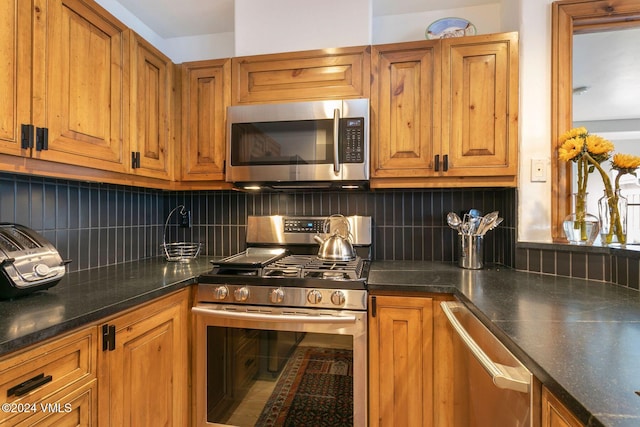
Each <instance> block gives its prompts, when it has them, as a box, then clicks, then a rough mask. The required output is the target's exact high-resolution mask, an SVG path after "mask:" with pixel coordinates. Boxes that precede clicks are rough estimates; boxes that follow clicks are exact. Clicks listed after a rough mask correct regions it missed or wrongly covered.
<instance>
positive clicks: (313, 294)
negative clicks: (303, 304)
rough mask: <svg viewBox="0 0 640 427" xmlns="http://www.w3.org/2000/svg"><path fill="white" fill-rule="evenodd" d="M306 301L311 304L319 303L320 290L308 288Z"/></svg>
mask: <svg viewBox="0 0 640 427" xmlns="http://www.w3.org/2000/svg"><path fill="white" fill-rule="evenodd" d="M307 301H309V303H311V304H320V301H322V292H320V291H319V290H317V289H312V290H310V291H309V293H308V294H307Z"/></svg>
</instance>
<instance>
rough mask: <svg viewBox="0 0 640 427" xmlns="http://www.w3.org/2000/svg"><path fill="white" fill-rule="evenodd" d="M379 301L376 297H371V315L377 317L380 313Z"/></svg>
mask: <svg viewBox="0 0 640 427" xmlns="http://www.w3.org/2000/svg"><path fill="white" fill-rule="evenodd" d="M377 306H378V303H377V301H376V297H375V296H372V297H371V317H376V316H377V315H378V307H377Z"/></svg>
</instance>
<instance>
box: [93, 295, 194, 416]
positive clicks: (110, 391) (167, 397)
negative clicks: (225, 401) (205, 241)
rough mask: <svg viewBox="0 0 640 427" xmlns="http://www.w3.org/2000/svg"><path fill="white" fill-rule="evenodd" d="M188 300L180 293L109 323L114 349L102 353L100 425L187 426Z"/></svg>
mask: <svg viewBox="0 0 640 427" xmlns="http://www.w3.org/2000/svg"><path fill="white" fill-rule="evenodd" d="M187 295H188V291H187V290H183V291H180V292H178V293H175V294H172V295H170V296H168V297H166V298H163V299H161V300H159V301H156V302H153V303H151V304H149V305H147V306H144V307H141V308H138V309H136V310H135V311H133V312H130V313H128V314H124V315H122V316H120V317H118V318H115V319H113V320H112V321H111V322H108V324H107V325H108V326H114V327H115V348H114V349H113V350H112V351H109V350H107V351H103V352H101V353H100V359H101V360H100V365H99V366H100V376H99V387H100V389H99V404H98V405H99V419H100V421H101V422H103V421H104V422H105V424H106V425H112V426H123V427H124V426H133V427H135V426H151V425H154V426H155V425H162V426H170V425H173V426H183V425H187V421H188V412H187V411H188V394H189V391H188V384H187V369H188V363H187V361H188V358H187V345H188V339H187V332H188V329H187V316H188V307H187V301H188V298H187Z"/></svg>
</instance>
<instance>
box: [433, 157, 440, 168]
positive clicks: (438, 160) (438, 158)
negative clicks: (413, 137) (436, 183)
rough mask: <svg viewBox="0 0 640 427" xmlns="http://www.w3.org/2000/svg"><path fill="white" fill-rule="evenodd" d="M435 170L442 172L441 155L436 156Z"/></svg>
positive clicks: (434, 160) (434, 161)
mask: <svg viewBox="0 0 640 427" xmlns="http://www.w3.org/2000/svg"><path fill="white" fill-rule="evenodd" d="M433 170H434V171H436V172H440V154H436V156H435V158H434V159H433Z"/></svg>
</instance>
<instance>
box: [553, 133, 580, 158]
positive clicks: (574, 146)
mask: <svg viewBox="0 0 640 427" xmlns="http://www.w3.org/2000/svg"><path fill="white" fill-rule="evenodd" d="M583 147H584V140H583V139H582V138H579V137H573V138H570V139H566V140H565V141H564V142H563V143H562V145H561V146H560V148H558V157H559V158H560V160H564V161H565V162H568V161H569V160H575V159H577V158H578V157H580V154H581V153H582V149H583Z"/></svg>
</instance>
